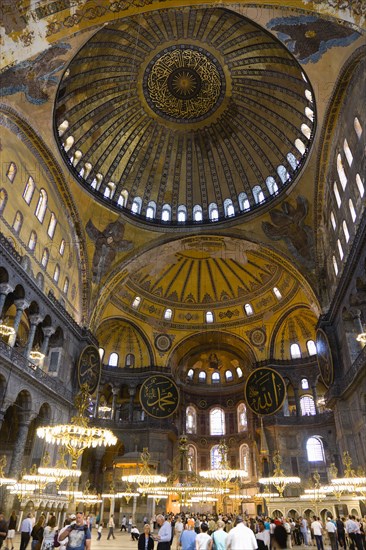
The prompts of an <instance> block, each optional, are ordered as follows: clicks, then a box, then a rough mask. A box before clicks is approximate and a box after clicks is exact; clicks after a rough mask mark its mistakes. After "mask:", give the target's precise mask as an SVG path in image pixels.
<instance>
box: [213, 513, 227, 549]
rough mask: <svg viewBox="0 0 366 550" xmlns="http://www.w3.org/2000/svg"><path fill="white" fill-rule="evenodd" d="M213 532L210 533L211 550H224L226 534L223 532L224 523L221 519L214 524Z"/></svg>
mask: <svg viewBox="0 0 366 550" xmlns="http://www.w3.org/2000/svg"><path fill="white" fill-rule="evenodd" d="M216 527H217V529H215V531H214V532H213V533H212V535H211V538H212V543H213V546H212V548H213V550H225V549H226V539H227V533H226V532H225V531H224V527H225V522H224V521H222V519H218V520H217V522H216Z"/></svg>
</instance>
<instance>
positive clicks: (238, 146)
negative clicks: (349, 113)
mask: <svg viewBox="0 0 366 550" xmlns="http://www.w3.org/2000/svg"><path fill="white" fill-rule="evenodd" d="M315 115H316V114H315V105H314V102H313V93H312V90H311V86H310V84H309V82H308V80H307V77H306V75H305V74H304V72H303V71H302V69H301V67H300V65H299V64H298V62H297V61H296V60H295V58H294V57H293V56H292V54H291V53H290V52H289V51H288V50H287V49H286V48H285V47H284V46H283V45H282V44H281V43H280V42H279V41H278V40H277V39H276V38H275V37H274V36H272V35H271V34H270V33H268V32H267V31H266V30H265V29H263V28H261V27H259V26H258V25H257V24H255V23H253V22H251V21H249V20H248V19H246V18H245V17H243V16H241V15H239V14H237V13H234V12H231V11H229V10H226V9H223V8H182V9H179V10H175V9H170V10H169V9H166V10H160V11H153V12H149V13H147V14H146V15H144V14H140V15H138V16H132V17H128V18H126V19H123V20H121V21H119V22H114V23H113V24H110V25H106V26H104V27H103V28H102V29H101V30H99V31H98V32H97V33H95V34H94V35H93V37H92V38H90V40H88V42H87V43H86V44H85V45H84V46H83V47H82V48H81V49H80V50H79V52H78V53H77V54H76V55H75V57H74V58H73V59H72V61H71V63H70V64H69V66H68V68H67V70H66V71H65V73H64V76H63V78H62V80H61V83H60V86H59V88H58V91H57V95H56V104H55V133H56V135H57V139H58V143H59V147H60V150H61V152H62V154H63V157H64V159H65V161H66V163H67V164H68V166H69V168H70V170H71V171H72V172H73V173H74V175H75V176H76V177H77V178H78V180H79V181H80V182H81V183H82V184H83V185H84V186H85V187H86V188H87V189H88V191H89V192H90V193H92V194H93V195H94V196H96V197H97V198H98V199H99V200H101V201H104V202H105V204H107V205H108V206H109V207H110V208H112V209H115V210H116V209H119V210H122V211H124V212H125V213H127V214H131V212H132V213H133V214H134V216H136V217H138V218H139V219H140V220H141V221H146V223H150V224H151V223H153V224H154V223H156V224H160V225H161V226H162V227H165V228H167V229H168V228H169V227H171V226H176V225H177V224H178V225H179V224H181V223H183V224H184V223H186V224H193V223H195V224H200V223H207V222H210V223H214V222H216V221H223V220H225V219H230V220H231V221H232V220H234V221H235V219H236V218H238V219H239V218H240V217H241V216H243V215H245V214H246V213H247V212H251V211H253V209H255V208H257V207H258V206H260V205H261V204H265V203H266V201H268V200H270V199H271V198H272V196H273V195H276V194H278V193H280V192H281V190H283V189H285V188H286V187H287V186H288V185H289V184H290V183H291V182H293V181H294V179H295V178H296V177H297V175H298V173H299V172H300V171H301V167H302V165H303V164H304V162H305V158H306V156H307V154H308V152H309V149H310V146H311V142H312V137H313V134H314V130H315Z"/></svg>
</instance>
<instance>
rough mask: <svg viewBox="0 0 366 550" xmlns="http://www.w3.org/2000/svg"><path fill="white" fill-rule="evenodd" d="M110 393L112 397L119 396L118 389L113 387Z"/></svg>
mask: <svg viewBox="0 0 366 550" xmlns="http://www.w3.org/2000/svg"><path fill="white" fill-rule="evenodd" d="M112 393H113V395H114V396H116V395H118V394H119V388H116V387H113V388H112Z"/></svg>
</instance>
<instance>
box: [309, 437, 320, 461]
mask: <svg viewBox="0 0 366 550" xmlns="http://www.w3.org/2000/svg"><path fill="white" fill-rule="evenodd" d="M306 452H307V455H308V461H309V462H325V456H324V448H323V442H322V440H321V439H320V437H316V436H314V437H309V439H308V440H307V442H306Z"/></svg>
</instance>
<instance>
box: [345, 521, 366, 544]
mask: <svg viewBox="0 0 366 550" xmlns="http://www.w3.org/2000/svg"><path fill="white" fill-rule="evenodd" d="M346 532H347V533H348V535H349V538H350V539H351V541H352V542H353V545H356V547H357V550H362V546H363V544H362V537H361V530H360V525H359V524H358V523H357V521H356V518H355V516H348V520H347V521H346Z"/></svg>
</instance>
